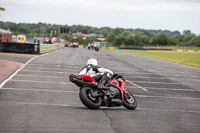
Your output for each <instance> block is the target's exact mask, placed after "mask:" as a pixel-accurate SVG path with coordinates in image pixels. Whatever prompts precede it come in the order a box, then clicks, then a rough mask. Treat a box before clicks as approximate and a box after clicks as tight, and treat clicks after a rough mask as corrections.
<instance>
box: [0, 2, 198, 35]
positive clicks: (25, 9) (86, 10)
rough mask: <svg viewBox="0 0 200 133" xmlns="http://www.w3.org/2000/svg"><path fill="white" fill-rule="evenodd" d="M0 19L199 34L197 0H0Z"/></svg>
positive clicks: (18, 21) (17, 21)
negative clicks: (189, 31)
mask: <svg viewBox="0 0 200 133" xmlns="http://www.w3.org/2000/svg"><path fill="white" fill-rule="evenodd" d="M0 7H3V8H5V9H6V11H0V15H1V16H0V21H4V22H16V23H38V22H43V23H48V24H62V25H69V26H71V25H78V24H80V25H85V26H86V25H87V26H93V27H98V28H100V27H111V28H116V27H119V28H132V29H137V28H140V29H155V30H170V31H176V30H178V31H179V32H181V33H182V32H183V31H184V30H191V32H192V33H195V34H197V35H200V0H0Z"/></svg>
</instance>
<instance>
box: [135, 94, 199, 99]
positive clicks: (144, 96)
mask: <svg viewBox="0 0 200 133" xmlns="http://www.w3.org/2000/svg"><path fill="white" fill-rule="evenodd" d="M134 96H136V97H142V98H164V99H184V100H200V98H193V97H166V96H152V95H134Z"/></svg>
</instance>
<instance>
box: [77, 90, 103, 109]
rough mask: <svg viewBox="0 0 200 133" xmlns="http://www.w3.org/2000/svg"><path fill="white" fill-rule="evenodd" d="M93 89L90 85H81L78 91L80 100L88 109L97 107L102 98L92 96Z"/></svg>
mask: <svg viewBox="0 0 200 133" xmlns="http://www.w3.org/2000/svg"><path fill="white" fill-rule="evenodd" d="M93 92H94V89H92V88H90V87H83V88H81V89H80V91H79V97H80V99H81V102H82V103H83V104H84V105H85V106H86V107H88V108H89V109H99V108H100V106H101V102H102V98H101V97H94V96H93Z"/></svg>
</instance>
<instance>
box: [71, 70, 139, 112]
mask: <svg viewBox="0 0 200 133" xmlns="http://www.w3.org/2000/svg"><path fill="white" fill-rule="evenodd" d="M69 80H70V81H71V82H72V83H74V84H76V85H77V86H78V87H80V91H79V97H80V100H81V102H82V103H83V104H84V105H85V106H86V107H88V108H89V109H99V108H100V106H107V107H116V106H121V105H123V106H124V107H126V108H127V109H132V110H134V109H135V108H136V107H137V101H136V99H135V97H134V96H133V95H132V94H131V93H130V92H129V91H128V90H127V89H126V88H125V84H126V83H125V79H124V78H123V77H122V76H121V75H119V74H115V75H114V76H113V78H112V79H110V81H108V82H109V88H110V89H109V90H106V89H101V90H100V89H98V83H96V82H95V81H94V79H93V78H91V77H90V76H89V75H75V74H71V75H70V76H69Z"/></svg>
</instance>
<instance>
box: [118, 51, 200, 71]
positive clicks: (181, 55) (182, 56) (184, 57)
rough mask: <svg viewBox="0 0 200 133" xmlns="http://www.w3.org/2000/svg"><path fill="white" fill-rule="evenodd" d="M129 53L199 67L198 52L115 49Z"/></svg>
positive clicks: (199, 58) (199, 53)
mask: <svg viewBox="0 0 200 133" xmlns="http://www.w3.org/2000/svg"><path fill="white" fill-rule="evenodd" d="M117 51H119V52H125V53H130V54H137V55H142V56H148V57H152V58H157V59H161V60H166V61H170V62H174V63H179V64H184V65H187V66H192V67H197V68H200V52H173V51H150V50H117Z"/></svg>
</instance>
